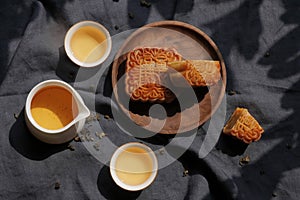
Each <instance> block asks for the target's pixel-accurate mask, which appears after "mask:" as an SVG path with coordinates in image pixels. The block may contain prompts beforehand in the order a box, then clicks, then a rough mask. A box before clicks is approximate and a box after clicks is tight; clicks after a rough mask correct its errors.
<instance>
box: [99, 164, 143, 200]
mask: <svg viewBox="0 0 300 200" xmlns="http://www.w3.org/2000/svg"><path fill="white" fill-rule="evenodd" d="M97 186H98V190H99V191H100V193H101V194H102V195H103V196H104V197H105V198H106V199H112V200H113V199H127V200H130V199H137V198H138V197H139V196H140V194H141V193H142V191H127V190H124V189H122V188H120V187H119V186H118V185H117V184H116V183H115V182H114V180H113V179H112V177H111V175H110V169H109V167H108V166H107V165H104V166H103V167H102V168H101V170H100V172H99V175H98V179H97Z"/></svg>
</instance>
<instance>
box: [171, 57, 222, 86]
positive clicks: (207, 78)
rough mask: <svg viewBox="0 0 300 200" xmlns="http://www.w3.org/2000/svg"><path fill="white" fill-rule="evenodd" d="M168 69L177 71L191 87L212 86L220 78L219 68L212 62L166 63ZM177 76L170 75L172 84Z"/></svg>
mask: <svg viewBox="0 0 300 200" xmlns="http://www.w3.org/2000/svg"><path fill="white" fill-rule="evenodd" d="M168 66H169V67H172V68H173V69H175V70H177V71H178V72H180V73H181V75H182V76H183V77H184V78H185V79H186V80H187V82H188V83H189V84H190V85H191V86H192V87H201V86H212V85H214V84H216V83H217V82H218V81H219V80H220V78H221V73H220V70H221V66H220V62H219V61H214V60H184V61H175V62H174V61H173V62H169V63H168ZM176 76H178V74H177V75H176V74H170V78H171V80H172V82H173V83H174V82H175V80H176Z"/></svg>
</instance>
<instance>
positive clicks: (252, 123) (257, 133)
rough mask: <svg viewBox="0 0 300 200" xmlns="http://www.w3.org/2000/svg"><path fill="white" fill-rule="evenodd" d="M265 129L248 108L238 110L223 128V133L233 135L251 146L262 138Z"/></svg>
mask: <svg viewBox="0 0 300 200" xmlns="http://www.w3.org/2000/svg"><path fill="white" fill-rule="evenodd" d="M263 132H264V130H263V128H262V127H261V126H260V125H259V123H258V122H257V121H256V120H255V118H254V117H253V116H252V115H251V114H250V113H249V111H248V110H247V109H246V108H236V109H235V111H234V113H233V114H232V115H231V117H230V119H229V120H228V122H227V123H226V125H225V127H224V128H223V133H225V134H228V135H232V136H234V137H236V138H237V139H239V140H242V141H243V142H245V143H247V144H250V143H251V142H255V141H258V140H259V139H260V138H261V135H262V133H263Z"/></svg>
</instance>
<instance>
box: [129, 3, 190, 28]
mask: <svg viewBox="0 0 300 200" xmlns="http://www.w3.org/2000/svg"><path fill="white" fill-rule="evenodd" d="M141 2H142V1H128V6H127V10H128V14H129V15H130V16H131V17H129V19H128V24H129V25H130V27H132V28H138V27H141V26H143V25H145V24H146V23H149V21H148V18H149V15H150V9H152V8H154V9H156V10H157V11H158V12H159V14H160V15H161V16H162V18H163V19H165V20H172V19H174V15H175V12H176V13H186V12H189V11H190V10H192V8H193V6H194V0H147V1H146V2H148V3H150V5H151V6H150V7H147V6H143V5H142V3H141Z"/></svg>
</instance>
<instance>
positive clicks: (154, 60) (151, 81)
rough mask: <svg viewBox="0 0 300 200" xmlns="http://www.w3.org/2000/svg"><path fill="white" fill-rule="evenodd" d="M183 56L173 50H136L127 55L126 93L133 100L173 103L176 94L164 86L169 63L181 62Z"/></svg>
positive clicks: (152, 48) (153, 48)
mask: <svg viewBox="0 0 300 200" xmlns="http://www.w3.org/2000/svg"><path fill="white" fill-rule="evenodd" d="M181 59H182V57H181V55H180V54H178V53H177V51H176V50H175V49H172V48H155V47H151V48H150V47H149V48H136V49H134V50H132V51H130V52H129V53H128V54H127V61H126V80H125V81H126V91H127V93H128V94H129V95H130V98H131V99H132V100H140V101H143V102H147V101H150V102H171V101H173V100H174V99H175V96H174V94H173V93H172V92H171V91H170V90H169V89H168V88H166V87H164V86H163V85H162V79H164V78H165V77H166V71H167V63H168V62H172V61H180V60H181Z"/></svg>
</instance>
